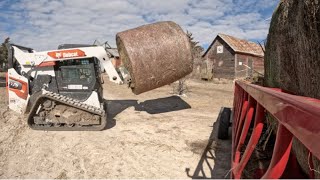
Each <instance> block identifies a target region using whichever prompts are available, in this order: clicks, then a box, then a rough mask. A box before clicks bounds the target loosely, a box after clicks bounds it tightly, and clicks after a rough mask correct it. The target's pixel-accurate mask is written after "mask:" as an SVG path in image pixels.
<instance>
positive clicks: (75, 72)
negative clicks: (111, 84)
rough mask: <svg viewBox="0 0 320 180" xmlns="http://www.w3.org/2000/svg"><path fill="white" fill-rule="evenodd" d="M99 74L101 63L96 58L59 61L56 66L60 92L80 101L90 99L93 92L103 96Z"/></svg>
mask: <svg viewBox="0 0 320 180" xmlns="http://www.w3.org/2000/svg"><path fill="white" fill-rule="evenodd" d="M99 72H100V64H99V61H98V60H97V59H96V58H94V57H92V58H81V59H70V60H63V61H58V62H57V64H56V65H55V76H56V81H57V88H58V91H59V93H60V94H62V95H65V96H68V97H71V98H74V99H78V100H80V101H84V100H86V99H88V98H89V96H90V95H91V93H92V91H97V93H98V94H99V95H101V96H102V86H101V82H100V81H101V78H100V73H99ZM100 98H102V97H100Z"/></svg>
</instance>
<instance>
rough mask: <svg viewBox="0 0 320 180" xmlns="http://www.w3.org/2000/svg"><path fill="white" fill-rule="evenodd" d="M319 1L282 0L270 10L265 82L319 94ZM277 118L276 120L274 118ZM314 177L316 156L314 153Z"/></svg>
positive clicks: (297, 149) (300, 149) (302, 159)
mask: <svg viewBox="0 0 320 180" xmlns="http://www.w3.org/2000/svg"><path fill="white" fill-rule="evenodd" d="M319 42H320V1H319V0H281V1H280V3H279V5H278V7H277V9H276V10H275V12H274V13H273V16H272V20H271V24H270V29H269V34H268V38H267V44H266V52H265V57H264V59H265V64H264V66H265V82H264V83H265V86H268V87H277V88H281V89H283V90H286V91H288V92H291V93H293V94H296V95H302V96H308V97H313V98H318V99H319V98H320V81H319V79H320V43H319ZM274 121H275V122H277V121H276V120H274ZM292 150H293V153H294V154H295V155H296V157H297V160H298V162H299V164H300V165H301V167H302V169H303V171H304V172H305V173H306V174H309V169H310V167H309V165H308V159H307V158H308V150H307V149H306V147H305V146H304V145H303V142H300V141H299V140H297V139H294V141H293V146H292ZM313 162H314V167H315V169H316V170H317V172H315V176H316V178H319V177H320V174H319V173H318V172H319V170H320V166H319V164H320V163H319V160H318V158H315V157H313Z"/></svg>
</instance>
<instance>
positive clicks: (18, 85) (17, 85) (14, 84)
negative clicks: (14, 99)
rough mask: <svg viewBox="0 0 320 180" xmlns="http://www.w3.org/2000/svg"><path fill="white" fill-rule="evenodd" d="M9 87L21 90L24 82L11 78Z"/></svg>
mask: <svg viewBox="0 0 320 180" xmlns="http://www.w3.org/2000/svg"><path fill="white" fill-rule="evenodd" d="M9 88H12V89H18V90H21V89H22V84H21V83H19V82H18V81H14V80H10V81H9Z"/></svg>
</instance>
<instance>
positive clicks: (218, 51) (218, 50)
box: [217, 46, 223, 54]
mask: <svg viewBox="0 0 320 180" xmlns="http://www.w3.org/2000/svg"><path fill="white" fill-rule="evenodd" d="M220 53H223V46H217V54H220Z"/></svg>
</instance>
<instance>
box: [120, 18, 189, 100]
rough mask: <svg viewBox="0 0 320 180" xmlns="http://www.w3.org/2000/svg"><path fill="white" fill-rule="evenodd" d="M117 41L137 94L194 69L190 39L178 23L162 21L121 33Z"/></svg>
mask: <svg viewBox="0 0 320 180" xmlns="http://www.w3.org/2000/svg"><path fill="white" fill-rule="evenodd" d="M116 42H117V47H118V51H119V55H120V58H121V60H122V62H123V63H124V66H125V67H126V68H127V70H128V71H129V73H130V75H131V84H130V87H131V89H132V91H133V93H135V94H140V93H143V92H146V91H149V90H152V89H155V88H158V87H161V86H164V85H167V84H170V83H173V82H175V81H177V80H179V79H180V78H182V77H184V76H186V75H188V74H190V73H191V72H192V67H193V63H192V54H191V44H190V41H189V38H188V37H187V35H186V34H185V33H184V32H183V30H182V29H181V27H180V26H179V25H177V24H176V23H174V22H171V21H165V22H158V23H154V24H149V25H144V26H140V27H137V28H134V29H130V30H126V31H123V32H120V33H118V34H117V35H116Z"/></svg>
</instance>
